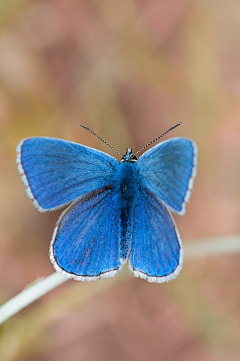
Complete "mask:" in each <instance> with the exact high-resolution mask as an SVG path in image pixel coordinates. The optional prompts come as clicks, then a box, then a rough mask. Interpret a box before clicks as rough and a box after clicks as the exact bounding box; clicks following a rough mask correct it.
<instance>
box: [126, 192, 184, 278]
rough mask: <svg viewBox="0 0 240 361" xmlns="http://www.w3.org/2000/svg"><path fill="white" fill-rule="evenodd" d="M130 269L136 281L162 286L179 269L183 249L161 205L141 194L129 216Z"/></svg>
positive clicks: (161, 203)
mask: <svg viewBox="0 0 240 361" xmlns="http://www.w3.org/2000/svg"><path fill="white" fill-rule="evenodd" d="M132 224H133V231H132V245H131V252H130V260H129V268H130V271H131V272H132V273H133V275H134V276H135V277H141V278H144V279H146V280H147V281H149V282H158V283H163V282H167V281H170V280H171V279H173V278H175V277H176V276H177V275H178V274H179V272H180V270H181V268H182V260H183V249H182V244H181V239H180V236H179V233H178V230H177V228H176V226H175V224H174V221H173V219H172V217H171V214H170V213H169V211H168V210H167V208H166V206H165V205H164V204H163V202H162V201H161V200H160V199H158V198H157V197H156V196H155V195H154V194H152V193H151V192H149V191H147V190H142V191H141V193H140V194H139V198H138V201H137V202H136V205H135V207H134V209H133V214H132Z"/></svg>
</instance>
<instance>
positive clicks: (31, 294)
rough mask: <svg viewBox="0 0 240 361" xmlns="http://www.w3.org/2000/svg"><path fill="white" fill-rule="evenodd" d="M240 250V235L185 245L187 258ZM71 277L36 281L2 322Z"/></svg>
mask: <svg viewBox="0 0 240 361" xmlns="http://www.w3.org/2000/svg"><path fill="white" fill-rule="evenodd" d="M238 252H240V235H231V236H230V235H229V236H224V237H214V238H209V239H206V238H204V239H202V240H201V239H198V240H196V241H193V242H191V243H189V244H187V245H185V247H184V255H185V256H184V258H185V259H186V260H191V259H196V258H201V257H209V256H217V255H220V254H231V253H238ZM68 279H69V278H67V277H66V276H64V275H63V274H60V273H56V272H55V273H53V274H51V275H50V276H48V277H46V278H44V279H40V280H39V281H38V280H37V281H35V282H34V283H33V284H31V285H30V286H29V287H28V288H26V289H24V290H23V291H22V292H20V293H19V294H18V295H17V296H15V297H13V298H12V299H11V300H9V301H7V302H6V303H5V304H3V305H2V306H1V307H0V324H2V323H3V322H4V321H6V320H8V319H9V318H10V317H11V316H13V315H15V314H16V313H18V312H19V311H21V310H22V309H23V308H25V307H26V306H28V305H29V304H31V303H32V302H34V301H36V300H37V299H38V298H40V297H41V296H43V295H45V294H46V293H48V292H49V291H51V290H52V289H54V288H55V287H57V286H59V285H61V284H62V283H64V282H66V281H67V280H68Z"/></svg>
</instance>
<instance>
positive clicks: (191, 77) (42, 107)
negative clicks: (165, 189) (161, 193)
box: [0, 0, 240, 361]
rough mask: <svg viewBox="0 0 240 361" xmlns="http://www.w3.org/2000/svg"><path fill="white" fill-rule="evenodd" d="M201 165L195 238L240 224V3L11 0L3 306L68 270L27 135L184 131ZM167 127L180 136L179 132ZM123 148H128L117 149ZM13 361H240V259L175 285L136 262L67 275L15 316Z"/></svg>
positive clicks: (5, 91)
mask: <svg viewBox="0 0 240 361" xmlns="http://www.w3.org/2000/svg"><path fill="white" fill-rule="evenodd" d="M179 121H181V122H182V123H183V124H182V126H181V127H179V128H177V129H176V130H174V131H173V132H172V133H171V134H169V135H168V136H169V137H172V136H187V137H190V138H193V139H194V140H195V141H196V142H197V144H198V147H199V164H198V177H197V180H196V183H195V187H194V192H193V195H192V198H191V202H190V204H189V205H188V207H187V213H186V216H185V217H177V216H176V217H175V220H176V222H177V224H178V228H179V231H180V234H181V237H182V239H183V244H184V245H186V244H187V243H188V242H194V241H195V240H196V239H197V238H199V237H209V236H222V235H226V239H227V236H228V235H230V234H234V233H238V232H240V8H239V1H237V0H228V1H217V0H193V1H190V0H147V1H143V0H101V1H100V0H99V1H98V0H82V1H81V0H67V1H66V0H49V1H47V0H45V1H44V0H42V1H37V0H35V1H27V0H18V1H17V0H11V1H0V162H1V164H0V166H1V176H0V302H1V303H4V302H5V301H6V300H8V299H10V298H11V297H13V296H14V295H16V294H17V293H19V292H20V291H21V290H22V289H23V288H24V287H25V286H26V285H28V284H29V283H31V282H33V281H34V280H36V279H37V278H38V277H42V276H47V275H49V274H51V273H52V272H53V268H52V265H51V263H50V261H49V259H48V247H49V242H50V239H51V234H52V230H53V228H54V224H55V222H56V220H57V218H58V215H59V213H58V212H54V213H48V214H40V213H38V212H37V211H36V210H35V209H34V208H33V206H32V205H31V203H30V201H29V200H28V199H27V197H26V195H25V192H24V188H23V185H22V183H21V181H20V177H19V175H18V174H17V171H16V166H15V147H16V145H17V143H18V142H19V140H20V139H21V138H24V137H28V136H40V135H46V136H54V137H61V138H64V139H68V140H72V141H77V142H80V143H83V144H86V145H89V146H92V147H96V148H98V149H101V150H104V151H106V152H109V153H110V154H113V153H112V152H111V150H110V149H108V148H107V147H106V146H105V145H104V144H103V143H101V142H99V141H98V140H97V139H96V138H95V137H93V136H92V135H91V134H90V133H87V132H86V131H85V130H84V129H81V128H80V127H79V126H78V124H77V123H78V122H81V123H83V124H86V125H87V126H89V127H90V128H91V129H92V130H93V131H95V132H96V133H97V134H99V135H100V136H101V137H103V138H104V139H106V141H108V142H109V143H110V144H112V145H113V146H114V147H115V148H117V149H118V150H119V151H120V152H121V153H123V152H124V151H125V148H126V147H129V146H132V147H133V149H134V150H135V151H137V150H138V149H139V148H140V147H142V146H144V145H145V144H146V143H148V142H149V141H151V140H153V139H154V138H156V137H157V136H159V135H160V134H162V133H163V132H165V131H166V130H167V129H168V128H169V127H171V126H172V125H174V124H175V123H177V122H179ZM166 138H167V137H166ZM114 156H115V155H114ZM0 359H1V361H15V360H16V361H66V360H68V361H75V360H76V361H112V360H116V361H118V360H119V361H130V360H131V361H135V360H136V361H146V360H148V361H162V360H163V361H165V360H168V361H175V360H176V361H188V360H189V361H198V360H204V361H208V360H209V361H238V360H239V359H240V257H239V255H238V254H236V255H228V254H226V255H222V256H213V257H207V258H205V259H199V260H194V261H191V260H189V261H186V262H185V263H184V268H183V271H182V272H181V274H180V275H179V277H178V278H177V279H176V280H175V281H172V282H170V283H169V284H163V285H156V284H148V283H147V282H146V281H143V280H139V279H134V278H133V277H131V276H129V274H128V271H127V270H124V272H123V273H122V274H119V275H117V276H116V277H115V278H114V279H112V280H102V281H98V282H92V283H88V284H83V283H80V282H74V281H68V282H67V283H66V284H64V285H63V286H61V287H59V288H57V289H56V290H54V291H52V292H51V293H49V294H48V295H46V296H45V297H43V298H42V299H40V300H38V301H37V302H35V303H34V304H33V305H31V306H29V307H28V308H27V309H25V310H23V311H21V312H20V313H19V314H18V315H16V316H14V317H13V318H12V319H10V320H9V321H7V322H6V323H5V324H4V325H2V326H1V328H0Z"/></svg>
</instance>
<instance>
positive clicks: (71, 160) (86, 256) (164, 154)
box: [17, 123, 197, 283]
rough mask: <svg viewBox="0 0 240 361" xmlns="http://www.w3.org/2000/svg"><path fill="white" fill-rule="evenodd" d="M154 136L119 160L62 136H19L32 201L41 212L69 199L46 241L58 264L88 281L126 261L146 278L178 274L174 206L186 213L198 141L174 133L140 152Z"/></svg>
mask: <svg viewBox="0 0 240 361" xmlns="http://www.w3.org/2000/svg"><path fill="white" fill-rule="evenodd" d="M179 124H180V123H179ZM179 124H177V125H176V126H178V125H179ZM82 126H83V125H82ZM176 126H174V127H172V128H170V129H169V130H168V131H170V130H172V129H173V128H175V127H176ZM83 127H84V128H86V129H87V130H89V131H90V132H91V133H93V132H92V131H91V130H90V129H89V128H87V127H86V126H83ZM168 131H167V132H168ZM167 132H166V133H167ZM166 133H164V134H163V135H165V134H166ZM93 134H94V135H96V134H95V133H93ZM163 135H161V136H160V137H158V138H157V139H155V140H154V141H156V140H158V139H159V138H161V137H162V136H163ZM96 136H97V135H96ZM97 137H98V138H99V139H101V140H103V139H102V138H100V137H99V136H97ZM154 141H152V142H151V143H149V144H147V145H146V146H145V147H143V148H142V149H140V150H139V151H138V152H137V153H135V154H133V152H132V149H131V148H127V150H126V154H125V155H123V156H122V159H121V161H120V162H119V161H118V160H117V159H115V158H114V157H112V156H110V155H108V154H106V153H104V152H101V151H99V150H96V149H93V148H90V147H87V146H84V145H81V144H77V143H74V142H69V141H66V140H62V139H57V138H50V137H33V138H26V139H23V140H21V141H20V143H19V144H18V146H17V167H18V171H19V173H20V175H21V179H22V181H23V183H24V186H25V190H26V193H27V195H28V197H29V198H30V200H31V201H32V203H33V205H34V206H35V207H36V208H37V210H38V211H39V212H47V211H54V210H57V209H60V208H62V207H64V206H68V207H67V208H66V210H64V211H63V213H62V214H61V216H60V218H59V220H58V222H57V224H56V227H55V229H54V232H53V236H52V240H51V244H50V251H49V256H50V260H51V262H52V263H53V266H54V268H55V270H56V271H58V272H62V273H64V274H65V275H67V276H68V277H70V278H74V279H75V280H80V281H91V280H97V279H99V278H106V277H113V276H115V274H116V273H117V272H119V271H120V270H121V268H122V267H123V265H124V264H125V263H126V262H128V264H129V269H130V272H131V273H132V274H133V275H134V276H135V277H140V278H143V279H145V280H147V281H149V282H157V283H162V282H166V281H170V280H172V279H174V278H175V277H176V276H177V275H178V274H179V272H180V270H181V268H182V262H183V247H182V242H181V239H180V236H179V232H178V230H177V227H176V225H175V222H174V220H173V218H172V215H171V212H175V213H178V214H180V215H182V214H184V213H185V206H186V203H187V202H188V200H189V197H190V194H191V190H192V186H193V181H194V177H195V175H196V165H197V146H196V144H195V142H194V141H193V140H190V139H187V138H180V137H177V138H171V139H169V140H165V141H163V142H161V143H159V144H157V145H155V146H154V147H153V148H151V149H149V150H147V151H146V152H145V153H143V154H142V155H141V156H140V158H139V159H137V156H136V154H138V153H139V152H140V151H141V150H143V149H145V148H146V147H148V146H149V145H151V144H152V143H153V142H154ZM104 142H105V141H104ZM105 143H106V144H107V145H109V144H108V143H107V142H105ZM109 146H110V145H109ZM110 147H111V146H110ZM111 148H113V147H111ZM113 149H114V148H113ZM114 150H115V149H114ZM116 152H118V151H116ZM118 153H119V152H118ZM119 154H120V153H119Z"/></svg>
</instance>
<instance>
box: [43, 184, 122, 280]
mask: <svg viewBox="0 0 240 361" xmlns="http://www.w3.org/2000/svg"><path fill="white" fill-rule="evenodd" d="M121 233H122V226H121V215H120V210H119V204H118V198H117V197H116V196H115V194H114V192H112V190H111V187H110V186H106V187H103V188H100V189H97V190H95V191H93V192H91V193H88V194H86V195H84V196H82V197H80V199H78V200H77V201H76V202H74V203H73V204H72V205H71V206H70V207H69V208H68V209H67V210H66V211H65V212H63V214H62V215H61V216H60V219H59V221H58V223H57V225H56V228H55V230H54V233H53V237H52V242H51V245H50V259H51V261H52V263H53V265H54V267H55V269H56V271H58V272H63V273H64V274H66V275H67V276H69V277H72V278H74V279H76V280H81V281H91V280H97V279H99V278H103V277H113V276H114V275H115V274H116V272H118V270H120V268H121V261H120V239H121Z"/></svg>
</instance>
